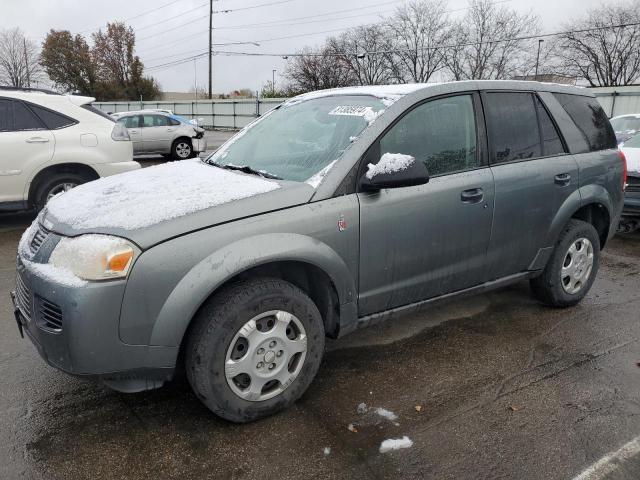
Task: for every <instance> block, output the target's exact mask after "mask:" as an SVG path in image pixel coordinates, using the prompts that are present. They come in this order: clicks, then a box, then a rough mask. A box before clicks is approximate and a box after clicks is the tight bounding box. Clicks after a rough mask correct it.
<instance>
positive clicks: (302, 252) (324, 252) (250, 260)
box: [149, 233, 356, 346]
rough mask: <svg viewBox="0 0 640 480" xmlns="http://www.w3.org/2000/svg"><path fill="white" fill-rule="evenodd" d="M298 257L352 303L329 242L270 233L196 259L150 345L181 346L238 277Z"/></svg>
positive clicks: (350, 286) (347, 277)
mask: <svg viewBox="0 0 640 480" xmlns="http://www.w3.org/2000/svg"><path fill="white" fill-rule="evenodd" d="M279 261H299V262H302V263H308V264H312V265H315V266H316V267H318V268H320V269H322V270H323V271H324V272H325V273H326V274H327V275H328V276H329V278H330V279H331V281H332V282H333V284H334V285H335V288H336V291H337V294H338V300H339V303H340V305H342V304H344V303H348V302H351V301H353V298H354V295H355V292H356V289H355V283H354V280H353V275H352V273H351V272H350V271H349V268H348V267H347V265H346V263H345V262H344V261H343V259H342V258H341V257H340V256H339V255H338V254H337V253H336V252H335V251H334V250H333V249H332V248H331V247H329V246H328V245H327V244H325V243H323V242H320V241H319V240H317V239H313V238H311V237H307V236H305V235H299V234H290V233H272V234H263V235H256V236H252V237H248V238H245V239H242V240H239V241H237V242H234V243H231V244H229V245H226V246H224V247H222V248H220V249H219V250H217V251H215V252H214V253H212V254H211V255H209V256H208V257H206V258H205V259H203V260H202V261H200V262H199V263H197V264H196V265H195V266H194V267H193V268H192V269H191V270H190V271H189V272H188V273H187V274H186V275H185V276H184V277H183V278H182V279H181V280H180V281H179V282H178V284H177V285H176V286H175V288H174V289H173V291H172V292H171V294H170V295H169V297H168V298H167V300H166V302H165V303H164V305H163V306H162V309H161V310H160V313H159V315H158V317H157V319H156V321H155V323H154V326H153V330H152V332H151V338H150V342H149V344H150V345H166V346H177V345H180V343H181V342H182V337H183V336H184V333H185V331H186V329H187V327H188V326H189V323H190V322H191V319H192V318H193V316H194V315H195V314H196V312H197V311H198V309H199V308H200V306H201V305H202V304H203V303H204V302H205V301H206V300H207V298H209V296H211V294H212V293H214V292H215V291H216V290H217V289H218V288H219V287H220V286H221V285H223V284H224V283H225V282H226V281H228V280H229V279H231V278H233V277H234V276H236V275H238V274H239V273H242V272H243V271H246V270H248V269H251V268H253V267H257V266H259V265H265V264H268V263H273V262H279Z"/></svg>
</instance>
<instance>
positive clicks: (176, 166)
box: [13, 81, 625, 422]
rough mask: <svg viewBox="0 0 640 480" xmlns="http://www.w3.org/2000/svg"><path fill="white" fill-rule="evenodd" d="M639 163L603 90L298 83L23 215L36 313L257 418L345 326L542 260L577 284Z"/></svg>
mask: <svg viewBox="0 0 640 480" xmlns="http://www.w3.org/2000/svg"><path fill="white" fill-rule="evenodd" d="M624 172H625V165H624V160H623V158H622V157H621V156H620V155H619V153H618V150H617V149H616V140H615V135H614V132H613V130H612V128H611V125H610V124H609V121H608V120H607V117H606V115H605V114H604V112H603V111H602V109H601V108H600V106H599V104H598V103H597V102H596V100H595V98H594V97H593V96H592V95H591V94H589V93H588V91H587V90H583V89H579V88H575V87H564V86H559V85H551V84H540V83H534V82H512V81H500V82H496V81H469V82H455V83H447V84H439V85H404V86H398V85H395V86H380V87H363V88H345V89H337V90H327V91H322V92H314V93H311V94H306V95H302V96H299V97H296V98H293V99H291V100H289V101H287V102H285V103H284V104H282V105H280V106H279V107H277V108H275V109H273V110H272V111H271V112H269V113H268V114H266V115H264V116H262V117H261V118H259V119H257V120H256V121H254V122H253V123H252V124H251V125H250V126H248V127H247V128H246V129H244V130H243V131H242V132H240V133H239V134H237V135H236V136H235V137H233V138H232V139H231V140H229V141H228V142H227V143H226V144H225V145H223V146H222V147H221V148H220V149H219V150H218V151H217V152H216V153H215V154H213V155H211V156H210V157H208V158H207V159H206V160H203V161H200V160H190V161H184V162H176V163H173V164H165V165H160V166H156V167H152V168H148V169H142V170H138V171H135V172H130V173H127V174H123V175H117V176H113V177H108V178H104V179H100V180H96V181H94V182H91V183H88V184H86V185H81V186H79V187H77V188H75V189H73V190H71V191H69V192H67V193H65V194H63V195H60V196H58V197H56V198H54V199H53V200H51V201H50V202H49V204H48V205H47V208H46V209H45V210H44V211H43V212H42V213H41V215H40V216H39V217H38V219H37V220H36V221H35V222H34V223H33V225H32V226H31V227H30V228H29V229H28V230H27V232H25V234H24V236H23V238H22V240H21V242H20V245H19V252H18V262H17V263H18V265H17V285H16V290H15V292H14V293H13V299H14V304H15V306H16V309H15V318H16V321H17V324H18V327H19V330H20V332H21V333H22V332H24V333H25V334H26V335H28V337H29V338H30V339H31V341H32V342H33V343H34V344H35V346H36V348H37V349H38V351H39V353H40V355H41V356H42V357H43V358H44V359H45V360H46V361H47V362H48V363H49V364H50V365H52V366H54V367H56V368H58V369H61V370H63V371H65V372H68V373H70V374H73V375H78V376H85V377H94V378H98V379H100V380H101V381H102V382H104V383H105V384H107V385H108V386H110V387H112V388H114V389H117V390H119V391H126V392H136V391H141V390H146V389H152V388H156V387H160V386H161V385H162V384H163V383H164V382H166V381H168V380H170V379H172V377H173V376H174V373H175V372H176V371H177V370H178V369H179V368H184V369H186V373H187V377H188V379H189V382H190V384H191V386H192V387H193V390H194V391H195V393H196V395H197V396H198V397H199V398H200V399H201V400H202V401H203V402H204V403H205V404H206V405H207V407H209V408H210V409H211V410H212V411H213V412H214V413H216V414H217V415H219V416H221V417H224V418H226V419H228V420H231V421H234V422H246V421H250V420H254V419H257V418H260V417H264V416H266V415H270V414H273V413H274V412H277V411H279V410H282V409H283V408H285V407H287V406H289V405H291V404H292V403H293V402H295V401H296V399H298V398H299V397H300V396H301V395H302V394H303V393H304V391H305V390H306V389H307V387H308V386H309V384H310V383H311V381H312V379H313V377H314V376H315V374H316V372H317V371H318V368H319V367H320V362H321V359H322V355H323V350H324V343H325V337H326V336H328V337H332V338H335V337H340V336H342V335H345V334H346V333H349V332H351V331H353V330H355V329H357V328H360V327H363V326H366V325H369V324H372V323H375V322H378V321H381V320H383V319H387V318H389V317H392V316H394V315H396V314H400V313H402V312H406V311H413V310H414V309H416V308H418V307H422V306H424V305H428V304H431V303H433V302H436V301H438V300H442V299H448V298H451V297H453V296H457V295H464V294H470V293H479V292H485V291H487V290H488V289H492V288H497V287H502V286H504V285H508V284H511V283H513V282H517V281H521V280H524V279H528V280H529V281H530V282H531V287H532V290H533V293H534V294H535V295H536V296H537V297H538V298H539V299H540V300H542V301H543V302H545V303H546V304H548V305H551V306H554V307H569V306H571V305H575V304H576V303H578V302H579V301H580V300H581V299H582V298H583V297H584V296H585V295H586V294H587V292H588V291H589V289H590V287H591V285H592V284H593V282H594V279H595V277H596V273H597V271H598V265H599V261H600V251H601V249H602V248H603V247H604V246H605V244H606V242H607V239H608V238H610V237H611V236H612V235H613V234H614V232H615V230H616V228H615V226H616V225H617V222H618V220H619V217H620V213H621V209H622V205H623V195H624V194H623V190H624V185H625V178H624V176H625V173H624Z"/></svg>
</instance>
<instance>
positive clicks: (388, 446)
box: [380, 435, 413, 453]
mask: <svg viewBox="0 0 640 480" xmlns="http://www.w3.org/2000/svg"><path fill="white" fill-rule="evenodd" d="M412 446H413V441H411V439H410V438H409V437H407V436H406V435H405V436H404V437H402V438H389V439H387V440H385V441H384V442H382V443H381V444H380V453H387V452H390V451H392V450H400V449H401V448H410V447H412Z"/></svg>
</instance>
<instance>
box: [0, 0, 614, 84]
mask: <svg viewBox="0 0 640 480" xmlns="http://www.w3.org/2000/svg"><path fill="white" fill-rule="evenodd" d="M612 1H615V0H612ZM403 3H404V0H400V1H390V0H386V1H385V0H322V1H318V0H220V1H216V2H214V10H230V9H237V11H232V12H229V13H222V12H220V13H217V14H215V15H214V40H213V42H214V44H216V43H232V42H256V43H259V46H256V45H251V44H249V45H231V46H229V45H226V46H216V47H214V49H216V48H217V49H220V50H222V49H224V50H226V51H245V52H247V51H250V52H268V53H289V52H294V51H296V50H298V49H300V48H302V47H304V46H306V45H309V46H314V45H319V44H321V43H322V42H323V39H325V38H326V37H327V36H330V35H335V34H339V33H340V30H338V29H344V28H346V27H350V26H355V25H360V24H365V23H372V22H374V21H376V20H377V19H379V18H380V17H381V16H386V15H389V14H390V13H391V12H393V9H394V8H395V6H397V5H402V4H403ZM599 3H601V1H599V0H537V1H531V0H510V1H506V2H504V5H505V6H508V7H509V8H512V9H515V10H517V11H518V12H522V13H525V12H528V11H533V12H535V13H537V14H538V15H540V17H541V18H542V23H543V30H544V32H552V31H555V30H556V29H558V28H559V27H560V26H561V25H562V24H563V23H564V22H565V21H568V20H570V19H571V16H572V15H575V14H579V13H582V12H584V10H585V9H587V8H591V7H594V6H596V5H598V4H599ZM208 4H209V2H208V0H174V1H171V0H135V1H132V0H109V1H102V0H100V1H98V0H56V1H52V0H0V12H2V15H0V29H1V28H13V27H16V26H18V27H20V28H21V29H22V30H23V31H24V32H25V34H26V35H27V36H28V37H29V38H31V39H32V40H34V41H36V42H38V43H40V42H42V40H43V39H44V36H45V34H46V33H47V32H48V31H49V29H51V28H53V29H56V30H62V29H66V30H70V31H71V32H72V33H74V34H75V33H82V34H83V35H85V36H86V37H87V40H88V41H90V38H89V37H90V34H91V32H92V31H95V30H97V29H98V28H100V26H104V25H105V24H106V23H107V22H109V21H114V20H127V24H128V25H130V26H132V27H133V28H134V30H135V31H136V39H137V42H136V50H137V53H138V55H139V56H140V58H141V59H142V61H143V62H144V64H145V67H147V68H150V67H153V66H158V65H162V64H164V63H167V62H171V61H174V60H177V59H182V58H185V57H190V56H193V55H197V54H199V53H201V52H205V51H206V50H207V48H208V36H207V30H208V15H207V8H208ZM264 4H272V5H264ZM447 4H448V8H449V10H451V11H453V12H452V13H451V15H452V16H453V17H457V16H461V15H464V10H463V9H464V8H465V7H466V6H467V0H449V1H448V2H447ZM257 5H263V6H262V7H259V8H247V7H254V6H257ZM159 7H160V8H159ZM154 9H155V10H154ZM345 10H348V11H345ZM301 17H304V18H301ZM269 22H271V23H269ZM277 22H279V23H277ZM255 24H262V25H255ZM234 27H238V28H234ZM329 30H332V32H327V31H329ZM281 37H290V38H286V39H278V40H274V39H277V38H281ZM213 62H214V63H213V90H214V92H229V91H231V90H234V89H240V88H250V89H252V90H256V89H260V87H261V86H262V85H263V84H264V82H266V81H267V80H270V79H271V76H272V70H274V69H275V70H276V84H278V83H279V82H280V81H282V79H280V77H279V73H280V72H282V71H283V70H284V66H285V63H286V62H285V60H283V59H281V58H279V57H232V56H222V55H217V56H215V57H214V60H213ZM194 69H195V73H196V77H197V84H198V85H200V86H206V85H207V59H206V57H205V58H200V59H197V60H195V62H194V61H193V60H191V61H189V62H187V63H183V64H180V65H173V66H168V67H163V68H156V69H153V68H150V70H149V73H151V74H153V76H154V77H155V78H156V79H157V80H158V81H159V82H160V85H161V87H162V89H163V90H165V91H189V89H192V88H193V85H194Z"/></svg>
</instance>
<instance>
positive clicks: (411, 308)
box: [340, 272, 539, 336]
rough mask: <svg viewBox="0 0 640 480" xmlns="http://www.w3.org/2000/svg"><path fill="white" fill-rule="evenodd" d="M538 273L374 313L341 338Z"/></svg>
mask: <svg viewBox="0 0 640 480" xmlns="http://www.w3.org/2000/svg"><path fill="white" fill-rule="evenodd" d="M538 273H539V272H522V273H516V274H515V275H509V276H508V277H504V278H500V279H498V280H492V281H491V282H486V283H483V284H481V285H476V286H475V287H470V288H466V289H464V290H458V291H457V292H452V293H447V294H445V295H440V296H439V297H433V298H429V299H428V300H422V301H420V302H416V303H410V304H408V305H403V306H401V307H396V308H392V309H391V310H385V311H384V312H378V313H373V314H371V315H367V316H366V317H360V318H359V319H358V322H357V324H356V325H355V326H354V327H355V328H353V329H351V330H348V331H342V329H341V331H340V336H343V335H345V334H347V333H349V332H351V331H354V330H358V329H360V328H364V327H368V326H370V325H375V324H376V323H380V322H383V321H386V320H390V319H394V318H397V317H399V316H402V315H405V314H408V313H415V312H417V311H419V310H420V309H422V308H424V307H426V306H430V305H435V304H439V303H443V302H446V301H448V300H453V299H456V300H457V299H459V298H464V297H470V296H473V295H477V294H479V293H484V292H488V291H491V290H496V289H498V288H502V287H506V286H507V285H511V284H513V283H517V282H519V281H521V280H526V279H528V278H532V277H535V276H536V274H538Z"/></svg>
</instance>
